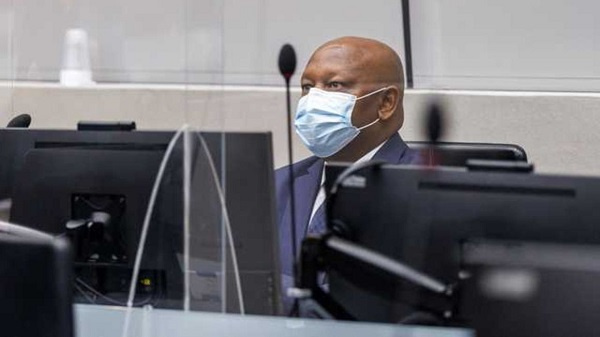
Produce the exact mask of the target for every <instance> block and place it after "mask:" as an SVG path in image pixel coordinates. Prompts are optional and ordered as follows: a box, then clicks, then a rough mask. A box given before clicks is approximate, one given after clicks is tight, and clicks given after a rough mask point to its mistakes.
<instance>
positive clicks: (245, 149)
mask: <svg viewBox="0 0 600 337" xmlns="http://www.w3.org/2000/svg"><path fill="white" fill-rule="evenodd" d="M24 132H27V131H24ZM29 132H31V134H22V135H23V138H21V139H19V137H17V136H15V135H14V134H13V138H12V141H13V143H15V144H21V147H20V148H21V149H24V150H22V151H21V152H20V153H21V155H22V156H23V157H22V158H21V157H19V156H17V157H19V158H18V161H20V162H21V164H20V167H19V169H18V170H17V173H16V178H15V185H14V186H15V187H16V188H14V189H13V191H12V192H11V194H12V199H13V207H12V210H11V221H13V222H15V223H19V224H23V225H27V226H32V227H35V228H37V229H41V230H44V231H47V232H51V233H54V234H64V233H65V232H69V234H68V235H70V236H71V237H79V236H81V235H86V236H85V237H86V238H88V237H90V236H91V237H94V238H95V241H94V242H92V243H90V242H89V240H88V241H84V243H83V244H80V245H78V246H77V247H75V250H76V254H77V253H79V254H80V255H79V260H77V258H76V262H77V263H76V265H77V272H78V274H77V275H76V276H77V277H76V278H77V279H78V280H82V281H84V282H85V283H84V284H82V286H86V285H89V282H97V283H96V285H98V286H100V288H103V289H104V290H106V291H108V292H110V293H111V294H112V295H111V297H110V298H111V299H115V298H117V299H119V300H118V301H116V302H115V301H109V302H111V304H123V303H124V302H125V301H124V299H125V298H126V297H125V294H126V291H128V281H129V278H130V277H131V267H132V265H133V261H134V257H135V252H136V249H137V242H138V238H139V234H140V230H141V224H142V221H143V218H144V215H145V211H146V207H147V205H148V200H149V196H150V191H151V189H152V185H153V183H154V179H155V177H156V173H157V171H158V166H159V164H160V161H161V159H162V157H163V154H164V151H165V149H166V147H167V144H168V142H169V141H170V139H171V137H172V136H173V134H174V133H173V132H144V131H132V132H114V131H102V132H99V131H64V130H63V131H39V130H30V131H29ZM202 136H203V137H204V139H205V140H206V143H207V146H208V149H209V152H210V153H211V154H212V157H213V159H214V164H215V166H216V171H217V174H218V176H219V179H220V181H219V183H220V184H221V185H222V186H223V187H224V192H225V196H226V202H227V207H228V211H229V216H230V221H231V227H232V232H233V236H234V245H235V247H236V250H237V254H236V255H237V258H238V264H239V267H240V274H241V284H242V289H243V290H244V292H243V296H244V302H245V309H246V312H247V313H254V314H277V313H279V310H280V308H279V306H280V305H279V291H278V285H279V281H278V277H279V273H278V269H279V268H278V263H279V262H278V259H277V256H278V255H277V254H276V252H277V232H276V226H275V221H274V182H273V167H272V151H271V135H270V134H269V133H218V132H212V133H211V132H206V133H202ZM24 143H25V145H22V144H24ZM26 145H30V148H28V149H27V146H26ZM181 153H182V149H181V146H180V145H177V146H176V148H175V158H174V159H173V160H171V161H170V163H169V165H167V175H166V177H165V178H164V179H163V183H162V184H161V187H160V192H159V198H158V201H157V208H156V211H155V212H154V215H153V218H152V221H151V224H150V233H149V236H148V239H147V242H146V246H145V247H146V248H145V254H144V259H143V260H142V270H143V273H142V274H141V275H140V282H142V285H141V286H138V289H139V292H141V293H142V296H141V298H147V299H148V301H151V302H152V303H154V304H155V305H158V306H162V307H181V297H182V292H183V290H182V289H183V280H182V261H181V258H180V257H181V253H182V243H181V242H182V241H183V239H182V235H183V234H182V232H183V231H182V229H181V226H182V225H181V224H182V222H183V221H182V212H181V210H182V199H183V197H182V168H181V160H180V159H181ZM194 153H196V152H194ZM196 166H198V165H196ZM248 177H251V178H252V179H248ZM211 207H212V208H213V209H214V207H215V203H214V200H212V201H210V202H209V201H207V200H202V199H200V200H196V203H195V204H194V205H192V210H193V212H195V211H198V212H199V211H200V210H203V209H210V208H211ZM219 210H220V209H219ZM98 211H100V212H101V213H102V212H103V213H108V214H109V215H110V219H111V223H112V224H113V225H112V226H110V229H109V230H106V231H104V232H103V233H101V234H100V235H99V236H100V237H101V238H102V239H106V238H107V237H108V239H107V240H98V237H97V236H98V232H92V231H89V232H88V233H84V234H80V233H81V232H78V231H67V230H66V227H67V226H71V227H74V226H75V225H76V223H73V222H69V221H70V220H77V219H82V218H84V219H85V218H89V219H91V218H93V217H96V218H97V219H96V220H97V221H98V222H99V223H102V221H103V220H102V216H100V217H98V215H97V214H96V215H94V213H98ZM213 213H214V212H213ZM96 220H94V221H96ZM220 225H221V224H220V223H219V226H220ZM214 228H217V226H216V225H214ZM213 232H214V231H213ZM94 233H96V234H94ZM213 234H214V233H213ZM217 234H220V233H217ZM106 241H109V242H113V243H114V244H112V245H107V244H106ZM79 242H81V241H79ZM196 243H197V242H193V244H196ZM201 243H204V244H207V245H208V244H209V243H207V242H201ZM212 247H216V245H215V244H214V243H212ZM215 250H216V249H212V250H211V251H210V253H211V254H214V251H215ZM90 252H92V253H98V254H96V257H95V260H93V261H90V258H89V257H90ZM219 253H220V252H219ZM223 256H224V258H226V259H227V263H226V266H227V271H226V277H227V285H226V287H225V289H226V291H225V294H224V295H223V296H222V298H221V299H220V300H222V301H224V305H223V306H219V308H213V309H214V310H219V311H220V310H226V311H227V312H237V311H238V310H239V307H238V301H237V296H236V292H235V291H236V287H235V283H234V277H233V273H232V267H231V266H232V263H231V253H230V251H229V250H228V249H227V250H224V251H223ZM82 258H83V259H82ZM111 259H112V261H109V260H111ZM208 281H211V282H214V281H215V279H211V280H208ZM98 282H99V283H98ZM210 287H211V286H209V287H208V288H210ZM212 287H214V286H212ZM96 290H98V289H96ZM119 295H120V297H119ZM197 295H198V296H199V297H202V296H205V295H206V294H203V293H200V294H197ZM115 296H116V297H115ZM157 299H158V301H157ZM210 300H211V299H210V298H208V299H206V300H204V299H202V298H199V301H197V302H196V303H201V302H203V301H204V302H210ZM98 301H99V302H100V303H102V302H103V301H102V297H100V299H99V300H98ZM104 302H106V301H104ZM142 302H146V301H142ZM201 304H202V303H201ZM205 304H206V303H205ZM206 308H207V307H206V306H203V305H200V306H199V307H197V309H206ZM211 308H212V307H211Z"/></svg>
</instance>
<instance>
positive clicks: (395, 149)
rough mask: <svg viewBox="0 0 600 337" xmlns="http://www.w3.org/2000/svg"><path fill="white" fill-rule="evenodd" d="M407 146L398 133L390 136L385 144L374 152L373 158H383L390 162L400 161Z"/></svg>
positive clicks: (396, 162) (398, 162)
mask: <svg viewBox="0 0 600 337" xmlns="http://www.w3.org/2000/svg"><path fill="white" fill-rule="evenodd" d="M407 150H408V146H407V145H406V143H404V141H403V140H402V138H400V135H399V134H398V133H396V134H394V135H393V136H391V137H390V138H389V139H388V140H387V141H386V142H385V144H383V146H382V147H381V149H379V151H377V153H375V155H374V156H373V160H383V161H385V162H388V163H390V164H400V163H402V162H403V161H402V158H403V157H404V155H405V154H406V152H407Z"/></svg>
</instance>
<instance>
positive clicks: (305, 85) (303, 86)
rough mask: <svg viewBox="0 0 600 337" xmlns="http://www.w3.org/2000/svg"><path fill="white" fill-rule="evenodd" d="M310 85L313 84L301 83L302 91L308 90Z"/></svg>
mask: <svg viewBox="0 0 600 337" xmlns="http://www.w3.org/2000/svg"><path fill="white" fill-rule="evenodd" d="M312 87H313V86H312V85H310V84H303V85H302V92H304V93H307V92H308V91H309V90H310V88H312Z"/></svg>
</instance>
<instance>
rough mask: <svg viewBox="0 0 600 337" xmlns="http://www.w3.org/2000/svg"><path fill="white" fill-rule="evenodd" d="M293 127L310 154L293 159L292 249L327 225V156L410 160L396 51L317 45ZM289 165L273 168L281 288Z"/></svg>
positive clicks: (286, 276) (287, 265)
mask: <svg viewBox="0 0 600 337" xmlns="http://www.w3.org/2000/svg"><path fill="white" fill-rule="evenodd" d="M301 85H302V98H301V99H300V101H299V102H298V108H297V111H296V117H295V121H294V124H295V127H296V132H297V133H298V135H299V136H300V138H301V139H302V141H303V142H304V144H305V145H306V146H307V147H308V148H309V149H310V150H311V151H312V152H313V153H314V154H315V156H313V157H309V158H307V159H305V160H302V161H300V162H298V163H296V164H294V165H293V167H292V169H293V177H294V182H293V184H294V191H295V213H296V214H295V220H296V227H297V228H296V239H297V243H296V247H297V249H299V248H300V242H301V241H302V239H303V238H304V236H305V235H306V234H307V233H320V232H323V231H324V230H325V222H324V221H325V219H324V213H323V207H322V204H323V201H324V199H325V194H324V191H322V189H321V188H320V187H321V185H322V183H323V167H324V164H325V163H326V162H333V161H342V162H357V161H363V160H371V159H376V160H384V161H387V162H389V163H391V164H416V163H418V162H419V156H418V153H417V152H416V151H413V150H411V149H409V148H408V147H407V146H406V144H405V143H404V142H403V141H402V139H401V138H400V135H399V134H398V130H399V129H400V128H401V127H402V124H403V122H404V110H403V108H402V99H403V95H404V74H403V69H402V63H401V61H400V58H399V57H398V55H397V54H396V52H395V51H394V50H393V49H391V48H390V47H389V46H387V45H386V44H384V43H381V42H379V41H375V40H371V39H365V38H359V37H342V38H338V39H335V40H332V41H329V42H327V43H325V44H324V45H322V46H321V47H319V48H318V49H317V50H316V51H315V52H314V54H313V55H312V56H311V58H310V60H309V61H308V64H307V65H306V68H305V70H304V73H303V74H302V78H301ZM289 179H290V176H289V168H288V167H284V168H281V169H279V170H277V171H276V189H277V202H278V205H277V219H278V221H279V233H280V245H281V263H282V273H283V275H282V277H283V287H284V292H285V289H286V288H288V287H290V286H292V285H293V273H292V259H293V258H292V256H293V254H292V243H291V214H290V213H291V206H290V205H291V201H290V181H289Z"/></svg>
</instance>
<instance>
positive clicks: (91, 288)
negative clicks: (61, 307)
mask: <svg viewBox="0 0 600 337" xmlns="http://www.w3.org/2000/svg"><path fill="white" fill-rule="evenodd" d="M75 282H77V283H79V284H80V285H81V286H83V287H85V288H86V289H87V290H88V291H89V292H91V293H92V294H94V295H96V296H97V297H99V298H101V299H103V300H105V301H107V302H109V303H111V304H115V305H119V306H125V305H127V303H126V302H123V301H119V300H117V299H114V298H112V297H108V296H106V295H104V294H103V293H101V292H100V291H99V290H97V289H95V288H94V287H92V286H91V285H89V284H88V283H87V282H85V281H84V280H82V279H81V278H79V277H77V278H75ZM75 286H77V284H75ZM152 299H153V296H152V295H150V296H148V298H146V299H144V300H141V301H139V302H136V303H133V305H134V306H142V305H146V304H148V303H150V302H151V301H152ZM93 303H95V301H94V302H93Z"/></svg>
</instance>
